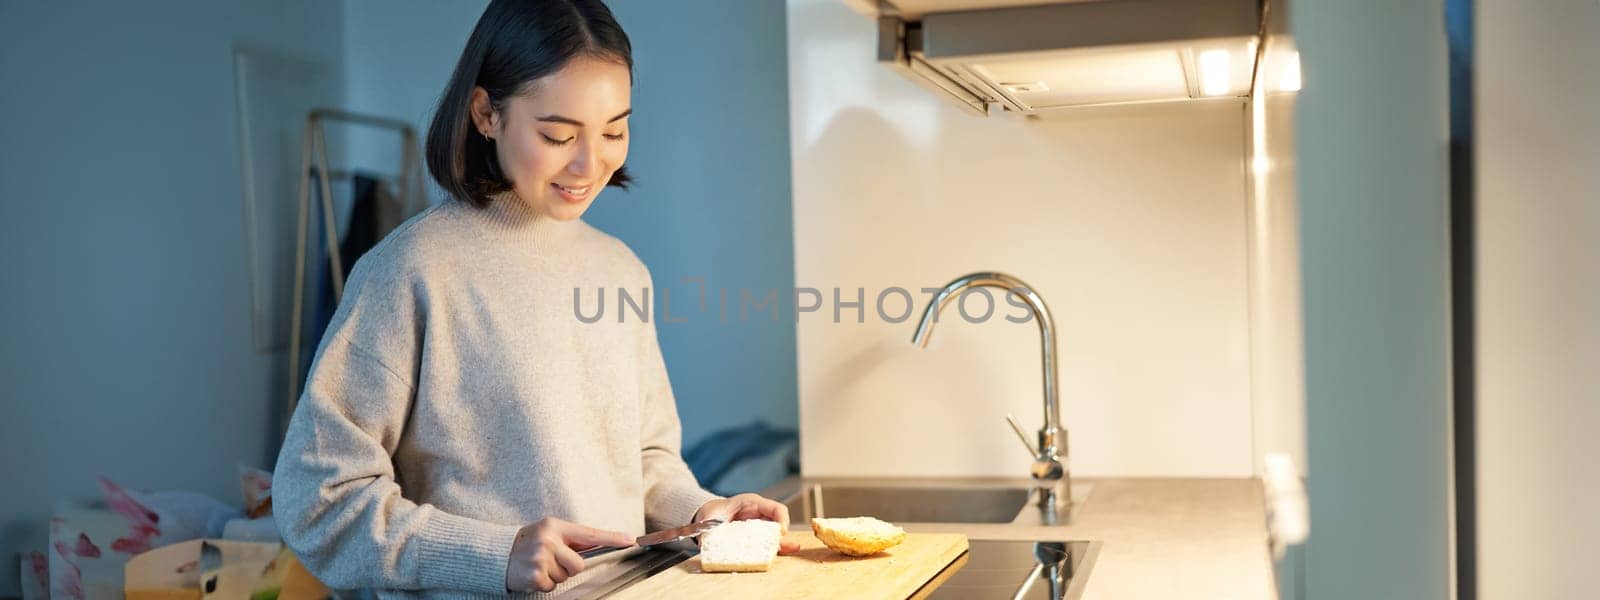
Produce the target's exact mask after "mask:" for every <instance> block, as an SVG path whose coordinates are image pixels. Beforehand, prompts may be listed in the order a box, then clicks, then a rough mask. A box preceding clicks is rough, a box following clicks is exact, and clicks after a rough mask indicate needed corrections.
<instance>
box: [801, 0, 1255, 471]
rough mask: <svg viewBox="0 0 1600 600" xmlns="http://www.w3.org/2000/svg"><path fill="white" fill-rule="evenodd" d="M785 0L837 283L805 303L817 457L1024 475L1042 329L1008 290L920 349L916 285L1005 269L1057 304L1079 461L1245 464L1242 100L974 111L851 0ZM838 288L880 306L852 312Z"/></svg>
mask: <svg viewBox="0 0 1600 600" xmlns="http://www.w3.org/2000/svg"><path fill="white" fill-rule="evenodd" d="M788 10H789V13H788V16H789V23H788V26H789V71H790V75H789V76H790V90H791V92H790V106H791V109H790V110H791V143H792V160H793V163H794V172H793V181H794V226H795V236H794V237H795V262H796V265H795V274H796V275H795V276H796V285H797V286H799V287H811V288H817V289H819V290H820V291H821V294H822V296H823V302H822V307H821V309H820V310H818V311H816V312H808V313H801V314H800V315H799V316H798V319H799V323H798V325H797V328H798V329H797V336H798V342H797V343H798V360H799V386H800V419H801V442H802V463H803V467H802V468H803V470H804V471H805V472H806V473H807V474H809V475H1001V476H1025V474H1026V473H1027V467H1028V464H1029V460H1030V457H1029V456H1028V455H1027V454H1026V453H1025V452H1024V451H1023V449H1022V447H1021V445H1019V444H1018V443H1017V440H1016V439H1015V436H1014V435H1013V434H1012V433H1011V432H1010V431H1009V429H1008V428H1007V426H1006V424H1005V422H1004V420H1003V419H1004V416H1005V415H1006V414H1007V413H1012V414H1015V415H1016V416H1017V417H1018V419H1019V420H1020V421H1021V422H1022V423H1023V425H1024V426H1025V427H1026V428H1027V429H1029V430H1033V429H1037V428H1038V427H1039V425H1040V424H1041V421H1042V418H1043V415H1042V410H1041V397H1042V390H1041V385H1040V378H1041V376H1040V365H1039V335H1038V329H1037V325H1036V324H1035V323H1033V322H1031V321H1030V322H1027V323H1022V324H1016V323H1010V322H1007V321H1006V320H1005V319H1004V318H1003V317H1004V316H1005V315H1017V314H1019V310H1018V309H1016V308H1014V307H1012V306H1010V305H1008V304H1007V303H1006V302H1005V301H1004V299H1003V297H1002V296H996V297H995V298H996V302H997V307H996V310H995V314H994V316H993V317H992V318H991V319H990V320H989V321H988V322H985V323H978V324H974V323H967V322H964V321H963V320H962V317H961V316H960V313H959V312H957V310H956V309H957V307H956V306H954V305H952V306H950V307H949V309H948V310H947V311H946V312H945V313H944V315H943V318H942V319H941V322H940V324H939V326H938V327H937V328H936V329H935V331H934V335H933V340H932V344H931V346H930V347H929V348H927V349H917V348H915V347H913V346H912V345H911V343H910V339H911V335H912V332H913V330H914V328H915V320H916V318H917V317H918V316H919V315H920V313H921V310H922V308H923V306H924V305H925V303H926V302H927V299H928V294H925V293H922V292H921V291H920V288H924V287H938V286H942V285H944V284H945V283H946V282H948V281H949V280H951V279H953V278H955V277H957V276H960V275H963V274H966V273H969V272H972V271H980V270H998V271H1004V272H1008V273H1011V274H1013V275H1016V276H1018V277H1021V278H1022V279H1023V280H1025V281H1027V282H1029V283H1030V284H1032V285H1033V286H1034V287H1035V288H1036V289H1037V290H1038V291H1039V293H1040V294H1041V295H1042V296H1043V297H1044V299H1045V300H1046V302H1048V303H1049V305H1050V308H1051V310H1052V311H1053V312H1054V317H1055V324H1056V328H1057V331H1058V339H1057V341H1058V346H1057V348H1058V355H1059V373H1060V377H1059V380H1060V398H1061V404H1062V407H1061V413H1062V419H1063V423H1064V425H1065V426H1066V428H1067V429H1068V431H1069V435H1070V437H1069V445H1070V451H1071V460H1072V469H1073V473H1074V474H1075V475H1080V476H1093V475H1126V476H1248V475H1250V474H1251V473H1252V471H1253V468H1252V466H1253V463H1254V458H1253V457H1254V451H1253V448H1252V445H1253V441H1252V425H1251V423H1252V418H1251V404H1250V371H1249V322H1248V310H1247V306H1248V295H1247V268H1246V233H1247V229H1246V218H1245V210H1246V185H1247V183H1246V179H1245V175H1244V164H1245V163H1244V160H1245V149H1246V137H1245V136H1246V129H1245V118H1246V113H1245V108H1244V105H1243V104H1242V103H1240V102H1233V101H1212V102H1196V103H1186V104H1181V105H1166V106H1144V107H1134V108H1117V109H1092V110H1080V111H1075V112H1071V113H1067V114H1064V115H1061V116H1058V117H1052V118H1049V119H1046V120H1038V121H1028V120H1024V119H1020V118H1017V117H1015V116H1012V115H1007V116H999V117H994V118H981V117H976V116H972V115H969V114H967V113H965V112H962V111H961V110H960V109H959V108H957V107H955V105H954V104H953V103H951V102H949V101H948V100H945V99H943V98H938V97H935V96H933V95H932V94H931V93H929V92H927V91H925V90H924V89H922V88H920V87H918V86H916V85H915V84H913V83H911V82H909V81H907V80H905V79H904V78H902V77H901V76H900V75H898V74H896V73H894V72H893V71H891V70H890V69H888V68H887V67H884V66H881V65H878V64H876V63H875V62H874V61H873V54H874V44H875V30H874V25H873V23H872V21H871V20H870V19H867V18H865V17H863V16H861V15H860V14H858V13H855V12H854V11H851V10H850V9H849V8H847V7H846V6H845V5H844V4H843V3H841V2H839V0H789V2H788ZM893 286H899V287H902V288H905V289H907V290H909V291H910V292H911V294H912V296H913V299H914V300H913V303H914V306H913V310H912V314H911V315H910V318H908V319H906V320H904V321H903V322H900V323H891V322H888V321H886V320H885V319H884V318H883V317H881V316H879V315H878V312H877V310H876V307H875V304H876V300H877V298H878V295H879V293H880V292H882V291H883V290H885V289H888V288H891V287H893ZM834 288H839V289H840V294H841V296H842V298H841V299H842V300H844V301H846V302H849V301H853V300H855V299H856V297H857V288H864V297H865V301H866V302H865V313H866V314H865V315H864V318H863V319H862V320H864V321H865V322H862V323H858V322H856V320H857V314H858V311H857V310H856V309H844V310H843V311H841V313H842V314H841V317H842V319H841V320H842V322H839V323H835V322H834V310H833V309H834V299H833V289H834ZM803 301H809V298H805V299H803ZM968 306H969V309H970V312H971V313H972V314H974V315H976V314H978V313H981V312H982V309H983V303H982V302H981V298H975V299H973V301H972V302H970V303H969V304H968ZM885 309H886V312H888V314H889V316H890V317H895V318H898V317H900V316H901V315H903V314H904V313H905V312H906V311H905V300H904V297H902V296H897V295H890V296H887V301H886V305H885Z"/></svg>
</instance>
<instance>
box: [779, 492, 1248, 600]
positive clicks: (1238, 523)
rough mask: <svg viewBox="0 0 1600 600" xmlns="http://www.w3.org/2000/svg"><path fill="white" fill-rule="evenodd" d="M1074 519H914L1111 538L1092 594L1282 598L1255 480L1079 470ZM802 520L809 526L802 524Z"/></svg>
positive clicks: (986, 530) (1010, 533) (923, 526)
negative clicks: (1098, 474)
mask: <svg viewBox="0 0 1600 600" xmlns="http://www.w3.org/2000/svg"><path fill="white" fill-rule="evenodd" d="M885 482H892V483H893V484H895V485H901V484H903V485H943V486H948V485H971V486H983V485H1022V486H1031V482H1030V481H1029V480H1028V479H1026V478H1023V479H999V478H937V479H905V478H871V479H867V478H842V477H840V478H831V477H806V478H791V479H786V480H784V481H782V482H779V483H778V484H775V485H773V486H772V487H770V488H768V489H767V490H765V491H764V492H763V494H762V495H765V496H768V497H771V498H777V499H780V500H782V499H786V498H788V497H789V496H792V495H793V494H794V493H795V492H796V491H798V490H800V489H802V488H803V487H804V486H808V485H810V484H822V485H825V486H826V485H830V484H832V485H841V484H852V485H861V484H883V483H885ZM1072 496H1073V498H1074V501H1075V502H1076V504H1075V505H1074V507H1073V509H1072V516H1071V518H1070V523H1069V524H1067V525H1056V526H1051V525H1042V524H1038V519H1037V515H1035V516H1034V519H1033V521H1034V523H1028V522H1026V521H1027V519H1019V520H1018V521H1017V522H1014V523H1010V524H985V523H959V524H956V523H938V524H934V523H908V524H902V525H903V526H904V527H905V529H906V530H907V531H914V532H957V533H965V534H967V537H969V538H971V539H975V540H1032V539H1057V540H1085V541H1099V542H1102V544H1101V546H1100V552H1099V557H1098V559H1097V560H1096V561H1095V562H1094V565H1093V567H1092V568H1091V569H1090V570H1089V575H1088V579H1087V582H1086V583H1087V585H1086V586H1085V588H1084V595H1083V598H1084V599H1085V600H1105V599H1119V600H1120V599H1124V598H1230V599H1237V600H1251V599H1272V598H1276V597H1277V591H1276V588H1275V587H1274V579H1273V576H1272V564H1271V558H1270V556H1269V552H1268V548H1267V530H1266V510H1265V506H1264V503H1263V499H1262V490H1261V482H1260V481H1258V480H1256V479H1180V478H1101V479H1090V478H1080V479H1074V480H1073V491H1072ZM793 526H794V527H797V528H803V527H806V524H804V523H794V524H793Z"/></svg>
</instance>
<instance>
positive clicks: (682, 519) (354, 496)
mask: <svg viewBox="0 0 1600 600" xmlns="http://www.w3.org/2000/svg"><path fill="white" fill-rule="evenodd" d="M632 68H633V59H632V52H631V49H630V46H629V43H628V37H627V35H626V34H625V33H624V32H623V31H622V29H621V27H619V26H618V25H617V23H616V21H615V19H614V18H613V17H612V15H611V12H610V10H608V9H607V8H606V6H605V5H604V4H602V3H601V2H599V0H495V1H494V2H492V3H491V4H490V5H489V7H488V8H487V9H486V10H485V11H484V14H483V16H482V17H480V18H479V21H478V24H477V26H476V28H475V29H474V30H473V32H472V37H471V38H470V39H469V40H468V41H467V45H466V48H465V50H464V51H463V52H462V55H461V60H460V61H459V63H458V64H457V65H456V69H455V73H454V75H452V76H451V79H450V83H449V86H448V88H446V90H445V92H444V95H443V96H442V98H441V100H440V104H439V108H438V111H437V113H436V114H435V116H434V120H433V123H432V126H431V127H430V128H429V130H428V141H427V157H428V168H429V171H430V172H431V173H432V175H433V177H434V179H435V180H437V181H438V182H439V185H440V186H441V187H443V188H444V189H445V190H446V191H448V192H449V193H450V195H451V196H452V197H453V198H452V199H451V200H449V201H446V202H445V203H444V204H442V205H440V206H436V207H434V208H431V209H429V210H427V211H426V212H424V213H422V214H421V215H418V216H417V217H415V218H413V219H411V220H410V221H408V222H407V223H406V224H405V225H403V226H401V227H400V228H399V229H397V230H396V231H395V232H394V233H392V234H390V235H389V237H387V238H386V239H384V240H383V242H382V243H380V244H379V245H378V246H377V247H375V248H374V249H373V250H372V251H370V252H368V253H367V254H366V255H365V256H364V257H363V258H362V259H361V261H360V262H359V263H358V264H357V265H356V267H355V269H354V271H353V272H352V273H351V276H350V282H349V285H348V287H347V289H346V290H345V296H344V299H343V301H342V303H341V304H340V306H339V310H338V312H337V313H336V314H335V316H334V318H333V321H332V322H331V323H330V325H329V326H328V331H327V334H326V335H325V337H324V338H323V340H322V343H321V347H320V348H319V349H318V355H317V359H316V361H315V365H314V366H313V368H312V372H311V375H310V377H309V379H308V381H307V384H306V390H305V394H304V396H303V400H302V401H301V403H300V405H299V407H298V409H297V410H296V411H295V414H294V417H293V418H292V420H291V422H290V425H289V433H288V436H287V439H286V440H285V441H284V445H283V450H282V452H281V454H280V455H279V458H278V466H277V472H276V477H275V479H274V481H273V487H274V491H273V495H274V503H275V505H276V508H275V510H276V514H277V519H278V523H279V528H280V529H281V530H282V533H283V537H284V539H285V540H286V541H287V542H288V544H289V546H290V547H291V548H293V549H294V551H295V552H296V553H297V554H298V555H299V556H300V558H301V560H302V561H303V562H304V563H305V564H306V565H307V567H309V568H310V569H311V571H312V573H314V574H316V575H317V576H318V577H319V578H321V579H322V580H323V581H324V582H326V583H327V584H329V585H330V586H333V587H335V588H376V589H378V590H380V591H379V595H380V596H383V597H387V598H406V597H462V596H469V595H471V594H472V593H489V594H494V595H503V594H505V593H507V592H528V591H539V592H562V591H568V590H573V589H574V586H576V585H578V584H579V583H580V582H581V580H582V579H583V578H582V577H575V576H577V575H578V573H579V572H581V571H583V570H584V568H585V564H584V560H583V559H582V558H580V557H579V556H578V554H577V550H580V549H583V548H587V547H591V546H597V545H632V543H633V538H634V537H635V536H638V535H641V534H643V533H646V532H647V531H653V530H658V529H664V528H669V527H677V526H682V525H686V524H688V523H691V522H695V521H699V520H703V519H711V518H716V519H723V520H734V519H743V518H765V519H770V520H774V521H778V522H780V523H781V524H783V526H784V527H787V526H788V512H787V510H786V509H785V508H784V506H783V505H782V504H779V503H777V502H775V501H772V500H769V499H766V498H762V497H760V496H756V495H754V494H741V495H738V496H734V497H732V498H719V497H716V496H714V495H712V494H710V493H709V492H706V491H705V490H703V489H701V488H700V486H699V485H698V484H697V483H696V482H695V479H694V476H693V475H692V474H691V473H690V472H689V470H688V468H687V466H685V464H684V462H683V460H682V458H681V457H680V456H679V444H680V439H679V438H680V426H679V423H678V416H677V411H676V408H675V406H674V400H673V396H672V389H671V386H670V384H669V383H668V379H667V374H666V370H665V366H664V363H663V362H662V358H661V354H660V348H659V347H658V346H657V342H656V335H655V329H654V325H652V324H650V323H647V322H642V321H640V320H638V319H622V320H618V319H603V320H601V321H599V322H595V323H584V322H582V321H580V320H579V319H578V318H577V317H576V314H575V312H574V306H573V304H572V302H573V301H574V300H575V294H574V290H593V289H596V288H601V289H604V288H610V289H616V288H619V287H620V288H626V289H630V290H635V291H637V290H640V289H641V288H646V287H650V286H651V282H650V274H649V272H648V271H647V270H646V269H645V267H644V265H643V264H642V263H640V261H639V259H638V258H637V257H636V256H634V254H633V253H632V252H631V251H630V250H629V249H628V247H627V246H626V245H624V244H623V243H622V242H620V241H618V240H617V239H616V238H613V237H611V236H608V235H606V234H604V233H601V232H600V231H598V230H596V229H594V228H593V227H590V226H589V225H588V224H586V223H584V222H583V221H581V220H580V219H579V217H581V216H582V215H583V213H584V211H585V210H586V209H588V207H589V205H590V203H592V202H594V200H595V197H596V196H597V195H598V194H599V193H600V191H601V190H602V189H603V188H604V187H606V186H617V187H626V186H627V184H628V181H629V178H628V175H627V173H626V171H625V170H624V168H623V162H624V161H625V159H626V158H627V155H628V118H629V117H628V115H629V114H630V109H631V106H630V93H631V88H632V77H633V73H632ZM618 321H621V322H618ZM793 550H795V547H794V546H793V545H787V546H786V547H785V548H784V551H786V552H792V551H793ZM613 556H615V555H613ZM597 560H604V559H597ZM613 560H614V559H613ZM591 566H592V565H591ZM591 572H592V571H591Z"/></svg>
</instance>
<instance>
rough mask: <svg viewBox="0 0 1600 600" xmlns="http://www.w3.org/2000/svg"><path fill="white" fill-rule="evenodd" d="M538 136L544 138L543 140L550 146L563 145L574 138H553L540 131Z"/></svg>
mask: <svg viewBox="0 0 1600 600" xmlns="http://www.w3.org/2000/svg"><path fill="white" fill-rule="evenodd" d="M539 137H542V138H544V142H545V143H546V144H550V145H551V146H565V145H567V143H568V142H571V141H572V140H573V139H575V138H567V139H564V140H558V139H555V138H553V137H550V136H548V135H545V134H542V133H541V134H539Z"/></svg>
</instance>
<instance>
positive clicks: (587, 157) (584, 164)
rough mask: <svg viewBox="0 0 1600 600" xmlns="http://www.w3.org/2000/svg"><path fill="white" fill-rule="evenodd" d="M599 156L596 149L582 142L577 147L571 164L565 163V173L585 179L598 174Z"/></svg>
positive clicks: (592, 145)
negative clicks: (576, 152)
mask: <svg viewBox="0 0 1600 600" xmlns="http://www.w3.org/2000/svg"><path fill="white" fill-rule="evenodd" d="M599 165H600V156H599V152H598V149H597V148H595V145H594V144H593V143H590V142H584V143H582V144H581V145H580V146H579V147H578V154H577V155H576V156H573V157H572V162H569V163H567V172H568V173H571V174H573V175H574V176H577V177H582V178H585V179H587V178H588V177H589V176H590V175H592V174H594V173H597V172H599V168H598V167H599Z"/></svg>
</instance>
